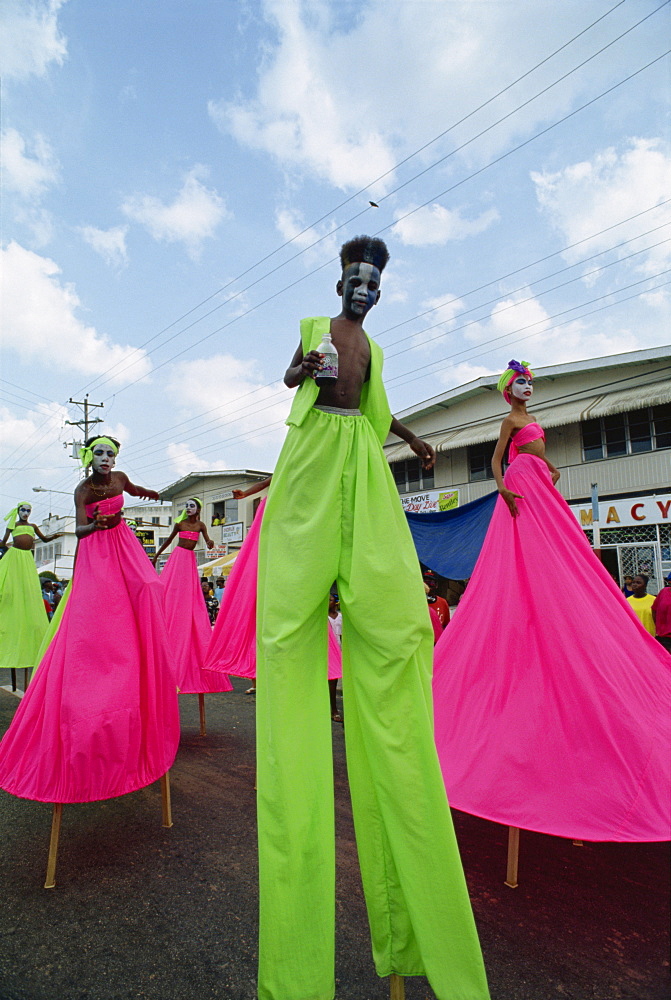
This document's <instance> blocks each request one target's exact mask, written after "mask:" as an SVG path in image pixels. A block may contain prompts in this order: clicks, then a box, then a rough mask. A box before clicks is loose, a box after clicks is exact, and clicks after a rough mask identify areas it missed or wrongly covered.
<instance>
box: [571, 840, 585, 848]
mask: <svg viewBox="0 0 671 1000" xmlns="http://www.w3.org/2000/svg"><path fill="white" fill-rule="evenodd" d="M573 846H574V847H584V846H585V845H584V844H583V842H582V840H574V841H573Z"/></svg>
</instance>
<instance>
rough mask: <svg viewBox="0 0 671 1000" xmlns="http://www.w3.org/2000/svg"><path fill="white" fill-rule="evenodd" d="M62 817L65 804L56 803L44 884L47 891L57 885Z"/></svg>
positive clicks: (52, 818)
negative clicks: (57, 862)
mask: <svg viewBox="0 0 671 1000" xmlns="http://www.w3.org/2000/svg"><path fill="white" fill-rule="evenodd" d="M62 815H63V803H62V802H54V811H53V815H52V817H51V839H50V840H49V860H48V861H47V877H46V880H45V882H44V888H45V889H53V888H54V887H55V885H56V859H57V857H58V838H59V836H60V832H61V816H62Z"/></svg>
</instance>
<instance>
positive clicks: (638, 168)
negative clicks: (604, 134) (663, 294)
mask: <svg viewBox="0 0 671 1000" xmlns="http://www.w3.org/2000/svg"><path fill="white" fill-rule="evenodd" d="M669 177H671V148H670V147H669V145H668V144H666V143H663V142H662V141H661V140H659V139H632V140H631V141H630V142H629V144H628V145H627V146H626V148H624V149H622V150H616V149H613V148H609V149H604V150H601V151H600V152H598V153H596V154H595V155H594V157H593V158H592V159H591V160H585V161H582V162H580V163H573V164H570V165H569V166H567V167H564V168H563V169H562V170H558V171H555V172H551V173H548V172H545V173H532V174H531V179H532V180H533V182H534V184H535V186H536V197H537V198H538V203H539V205H540V207H541V209H542V211H543V212H545V213H546V215H547V216H548V218H549V219H550V221H551V223H552V225H553V226H554V228H555V229H556V230H557V231H558V232H559V233H560V234H561V237H562V240H564V241H565V243H566V245H567V246H569V245H571V244H573V243H577V242H578V241H579V240H585V239H587V238H588V237H590V236H592V234H594V233H599V232H601V231H602V230H603V229H606V228H608V227H609V226H613V225H615V224H616V223H618V222H620V221H621V220H623V219H628V218H630V217H631V216H633V215H636V214H637V213H639V212H642V211H644V210H646V209H648V208H651V207H652V206H654V205H656V204H657V203H658V202H661V201H662V200H664V199H666V198H668V197H669ZM669 222H671V205H669V204H667V205H664V206H660V207H659V208H657V209H655V211H653V212H647V213H646V215H643V216H641V217H640V218H637V219H634V220H633V221H632V222H629V223H627V224H626V225H624V226H618V228H617V229H612V230H611V231H610V232H606V233H603V235H601V236H596V237H594V238H593V239H590V240H589V242H586V243H581V245H580V246H578V247H575V248H574V249H572V250H567V251H566V253H565V255H564V256H565V257H566V259H567V260H570V261H576V260H579V259H580V258H581V257H585V256H588V255H589V254H592V253H595V252H598V251H599V250H605V249H608V248H610V247H612V246H614V245H615V244H616V243H620V242H622V241H624V240H627V239H631V238H633V237H635V236H636V235H637V234H638V233H641V232H644V231H645V230H647V229H651V228H652V227H653V226H659V225H661V224H662V223H669ZM661 239H664V235H659V234H651V235H650V236H648V237H644V238H642V239H641V240H639V241H636V242H635V243H630V244H628V245H627V247H623V248H622V249H621V250H620V251H618V253H619V255H620V256H624V255H626V254H629V253H631V252H632V250H636V249H641V248H643V247H644V246H650V245H651V244H653V243H656V242H658V241H659V240H661ZM634 260H635V261H637V263H635V264H632V267H634V268H635V269H636V271H637V272H639V273H642V274H650V275H652V274H655V273H657V272H658V271H660V270H662V269H663V268H664V267H669V264H670V262H671V244H669V243H667V244H666V245H665V246H661V247H656V248H655V249H652V250H650V251H649V252H647V253H645V254H642V255H641V256H640V257H639V258H634ZM592 266H593V265H589V267H592ZM614 270H619V269H614Z"/></svg>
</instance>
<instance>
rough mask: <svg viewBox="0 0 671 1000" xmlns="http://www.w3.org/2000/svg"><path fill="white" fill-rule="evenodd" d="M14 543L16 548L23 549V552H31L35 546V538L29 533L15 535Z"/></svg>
mask: <svg viewBox="0 0 671 1000" xmlns="http://www.w3.org/2000/svg"><path fill="white" fill-rule="evenodd" d="M12 545H13V546H14V548H15V549H21V551H22V552H30V550H31V549H34V548H35V539H34V538H33V536H32V535H28V534H25V535H14V537H13V540H12Z"/></svg>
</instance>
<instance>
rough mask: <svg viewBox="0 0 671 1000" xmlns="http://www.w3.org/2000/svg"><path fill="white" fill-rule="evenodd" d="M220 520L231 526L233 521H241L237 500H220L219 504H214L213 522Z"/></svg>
mask: <svg viewBox="0 0 671 1000" xmlns="http://www.w3.org/2000/svg"><path fill="white" fill-rule="evenodd" d="M215 518H218V519H219V520H220V521H221V520H224V521H225V522H226V524H231V522H233V521H237V520H239V518H238V501H237V500H233V499H231V500H219V501H217V503H214V504H212V520H213V521H214V519H215Z"/></svg>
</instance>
